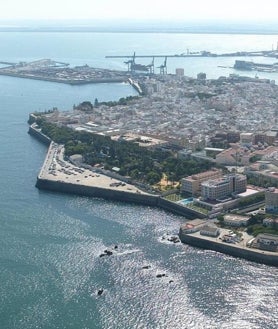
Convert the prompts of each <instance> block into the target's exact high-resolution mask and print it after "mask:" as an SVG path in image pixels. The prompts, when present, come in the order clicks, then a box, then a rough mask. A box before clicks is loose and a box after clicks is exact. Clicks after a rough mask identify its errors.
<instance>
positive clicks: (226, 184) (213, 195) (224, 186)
mask: <svg viewBox="0 0 278 329" xmlns="http://www.w3.org/2000/svg"><path fill="white" fill-rule="evenodd" d="M246 185H247V178H246V176H245V175H240V174H234V175H226V176H223V177H222V178H219V179H214V180H208V181H205V182H203V183H201V195H202V198H204V199H209V200H218V199H224V198H226V197H228V196H230V195H231V194H232V193H235V194H238V193H242V192H245V191H246Z"/></svg>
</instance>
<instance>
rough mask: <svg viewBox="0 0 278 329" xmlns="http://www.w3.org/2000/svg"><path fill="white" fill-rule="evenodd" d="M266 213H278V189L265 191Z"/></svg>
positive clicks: (273, 188) (272, 188)
mask: <svg viewBox="0 0 278 329" xmlns="http://www.w3.org/2000/svg"><path fill="white" fill-rule="evenodd" d="M265 211H266V212H270V213H278V189H277V188H275V187H270V188H268V189H267V190H266V191H265Z"/></svg>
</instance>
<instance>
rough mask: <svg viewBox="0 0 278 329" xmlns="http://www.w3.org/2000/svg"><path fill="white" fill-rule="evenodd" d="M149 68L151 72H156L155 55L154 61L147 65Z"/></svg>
mask: <svg viewBox="0 0 278 329" xmlns="http://www.w3.org/2000/svg"><path fill="white" fill-rule="evenodd" d="M147 68H148V70H149V73H150V74H154V57H153V60H152V62H151V63H150V64H149V65H147Z"/></svg>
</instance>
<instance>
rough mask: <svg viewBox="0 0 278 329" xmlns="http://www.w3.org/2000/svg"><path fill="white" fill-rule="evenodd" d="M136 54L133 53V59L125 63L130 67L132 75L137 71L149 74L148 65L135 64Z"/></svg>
mask: <svg viewBox="0 0 278 329" xmlns="http://www.w3.org/2000/svg"><path fill="white" fill-rule="evenodd" d="M135 57H136V55H135V52H134V53H133V56H132V59H130V60H128V61H126V62H124V63H125V64H127V65H128V71H129V72H131V73H135V72H136V71H143V72H148V71H149V68H148V66H146V65H143V64H137V63H135Z"/></svg>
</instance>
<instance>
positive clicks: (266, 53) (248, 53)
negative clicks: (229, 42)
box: [105, 50, 278, 59]
mask: <svg viewBox="0 0 278 329" xmlns="http://www.w3.org/2000/svg"><path fill="white" fill-rule="evenodd" d="M246 56H256V57H257V56H258V57H274V58H278V50H262V51H237V52H233V53H223V54H216V53H211V52H210V51H206V50H203V51H198V52H189V51H187V52H186V53H181V54H162V55H161V54H151V55H136V54H135V53H133V54H132V55H107V56H105V58H134V59H135V58H166V57H167V58H192V57H196V58H202V57H246Z"/></svg>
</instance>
